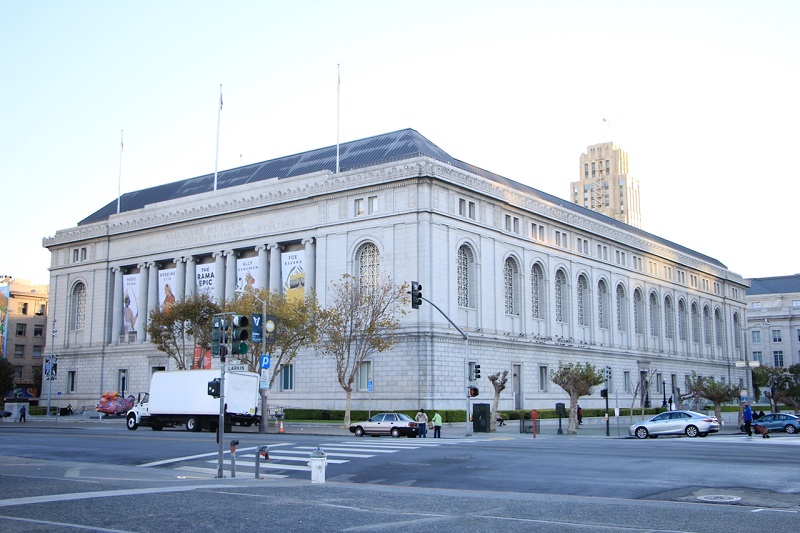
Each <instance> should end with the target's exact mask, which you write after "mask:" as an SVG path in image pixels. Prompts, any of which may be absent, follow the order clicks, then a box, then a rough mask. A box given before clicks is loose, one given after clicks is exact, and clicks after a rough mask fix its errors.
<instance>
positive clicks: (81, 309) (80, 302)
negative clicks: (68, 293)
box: [72, 282, 86, 329]
mask: <svg viewBox="0 0 800 533" xmlns="http://www.w3.org/2000/svg"><path fill="white" fill-rule="evenodd" d="M85 327H86V285H84V284H83V283H80V282H78V283H76V284H75V287H73V289H72V329H84V328H85Z"/></svg>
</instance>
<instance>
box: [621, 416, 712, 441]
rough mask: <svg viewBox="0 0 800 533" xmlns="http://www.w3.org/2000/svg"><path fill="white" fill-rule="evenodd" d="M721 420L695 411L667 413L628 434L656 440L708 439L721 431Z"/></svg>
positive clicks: (647, 421) (630, 430)
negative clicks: (668, 437)
mask: <svg viewBox="0 0 800 533" xmlns="http://www.w3.org/2000/svg"><path fill="white" fill-rule="evenodd" d="M719 428H720V425H719V420H717V417H716V416H713V415H704V414H703V413H697V412H695V411H667V412H666V413H661V414H659V415H656V416H654V417H653V418H650V419H649V420H645V421H644V422H637V423H636V424H633V425H632V426H631V427H630V429H628V434H629V435H631V436H635V437H638V438H640V439H646V438H648V437H650V438H651V439H655V438H656V437H659V436H661V435H686V436H687V437H707V436H708V434H709V433H716V432H718V431H719Z"/></svg>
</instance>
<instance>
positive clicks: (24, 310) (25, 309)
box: [19, 302, 28, 315]
mask: <svg viewBox="0 0 800 533" xmlns="http://www.w3.org/2000/svg"><path fill="white" fill-rule="evenodd" d="M19 314H21V315H27V314H28V302H25V303H21V304H19Z"/></svg>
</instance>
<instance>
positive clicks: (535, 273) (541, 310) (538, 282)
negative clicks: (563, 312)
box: [531, 263, 547, 318]
mask: <svg viewBox="0 0 800 533" xmlns="http://www.w3.org/2000/svg"><path fill="white" fill-rule="evenodd" d="M544 294H545V292H544V270H542V265H540V264H539V263H536V264H534V265H533V266H532V267H531V318H545V317H546V316H547V312H546V310H547V302H546V301H545V296H544Z"/></svg>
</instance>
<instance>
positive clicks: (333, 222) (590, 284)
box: [44, 130, 747, 410]
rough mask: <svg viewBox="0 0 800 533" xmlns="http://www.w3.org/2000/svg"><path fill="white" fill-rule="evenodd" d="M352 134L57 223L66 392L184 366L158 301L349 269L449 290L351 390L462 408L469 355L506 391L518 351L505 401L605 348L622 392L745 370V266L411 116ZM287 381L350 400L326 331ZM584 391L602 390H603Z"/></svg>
mask: <svg viewBox="0 0 800 533" xmlns="http://www.w3.org/2000/svg"><path fill="white" fill-rule="evenodd" d="M337 152H339V150H337V148H336V147H333V146H332V147H326V148H321V149H318V150H312V151H310V152H305V153H302V154H296V155H292V156H287V157H283V158H279V159H275V160H271V161H266V162H263V163H258V164H254V165H249V166H246V167H241V168H236V169H231V170H228V171H224V172H221V173H220V174H219V178H218V181H217V183H218V185H217V187H216V189H215V188H214V185H213V184H214V181H213V175H207V176H200V177H197V178H192V179H188V180H183V181H179V182H175V183H170V184H167V185H163V186H159V187H154V188H151V189H146V190H142V191H135V192H133V193H128V194H126V195H123V196H122V197H121V199H120V209H119V212H117V201H116V200H114V201H113V202H110V203H109V204H108V205H106V206H105V207H103V208H101V209H100V210H98V211H97V212H96V213H94V214H92V215H90V216H89V217H87V218H86V219H84V220H83V221H81V222H80V223H79V224H78V226H76V227H74V228H68V229H64V230H61V231H58V232H57V233H56V235H55V236H54V237H51V238H47V239H45V240H44V245H45V246H46V247H47V248H48V249H49V250H50V251H51V252H52V263H51V280H50V306H49V313H50V314H51V315H52V318H55V319H57V320H58V324H59V334H58V336H57V337H56V338H55V341H56V346H55V350H56V352H57V353H58V354H59V373H58V381H57V386H58V390H59V391H61V392H62V397H63V398H64V399H68V400H70V401H71V403H72V405H74V406H84V405H90V404H92V403H93V402H96V401H97V399H98V398H99V397H100V394H102V392H104V391H107V390H120V389H125V391H126V393H127V392H131V393H135V392H138V391H145V390H147V387H148V384H149V379H150V376H151V374H152V372H154V371H156V370H159V369H165V368H169V362H168V360H167V358H166V357H165V356H164V355H163V354H162V353H161V352H159V351H157V350H156V349H154V348H153V346H152V345H151V344H150V343H149V342H148V339H147V337H146V335H145V334H144V331H145V327H144V326H145V323H146V320H147V313H148V312H149V311H151V310H152V309H154V308H156V306H159V305H168V303H169V302H170V301H172V300H174V299H180V298H183V297H184V296H186V295H188V294H192V293H196V292H198V291H206V292H208V294H211V295H212V296H213V297H215V298H216V299H217V300H219V301H222V300H226V299H231V298H233V297H234V295H235V291H236V290H237V288H241V287H242V286H244V285H248V284H249V285H251V286H254V287H270V288H271V289H272V290H280V291H292V290H298V289H300V290H302V288H314V289H315V291H316V292H317V295H318V297H319V299H320V303H321V304H322V305H325V304H326V291H327V289H328V287H329V286H330V283H331V282H333V281H335V280H337V279H339V277H340V276H341V275H342V274H344V273H349V274H352V275H355V276H358V277H360V278H361V279H362V280H365V281H369V280H370V279H377V278H378V277H384V276H390V277H391V279H392V280H394V281H395V282H398V283H399V282H403V281H411V280H414V281H418V282H419V283H421V284H422V285H423V293H424V296H425V298H427V299H429V300H431V301H432V302H434V303H435V304H436V306H437V307H438V308H439V310H437V309H435V308H434V307H433V306H431V305H429V304H428V303H423V305H422V306H421V307H420V309H418V310H413V311H411V312H410V313H409V314H407V315H406V316H404V317H402V328H403V331H402V342H400V343H399V344H398V345H396V346H395V348H394V349H392V350H391V351H390V352H386V353H383V354H378V355H376V356H374V357H373V358H372V359H371V360H370V361H369V362H368V363H367V364H365V365H364V366H363V367H362V369H361V373H360V375H359V380H358V383H357V390H356V391H355V392H354V393H353V402H354V403H353V407H354V408H356V409H358V408H365V409H366V408H367V405H368V403H367V402H368V401H369V402H370V404H369V405H370V407H371V409H373V410H376V409H416V408H418V407H420V406H422V407H426V408H437V409H462V408H463V407H464V401H465V398H466V377H465V372H466V368H467V365H468V363H470V362H477V363H479V364H480V365H481V368H482V379H481V381H480V382H478V383H477V385H478V387H479V389H480V395H479V396H478V398H477V399H476V400H477V401H479V402H480V401H483V402H488V401H490V400H491V398H492V394H493V391H492V387H491V384H490V382H489V381H488V380H487V379H486V378H487V377H488V376H489V375H491V374H493V373H495V372H499V371H503V370H508V371H509V376H510V380H509V386H507V388H506V390H505V391H504V392H503V393H502V395H501V404H500V408H501V409H511V408H520V409H532V408H552V407H553V405H554V404H555V403H556V402H563V401H564V400H565V398H566V396H565V394H564V392H563V391H562V390H561V389H560V388H559V387H557V386H555V385H554V384H553V383H552V382H550V381H549V373H550V371H552V370H554V369H555V368H557V367H558V364H559V362H587V361H588V362H591V363H592V364H594V365H597V366H599V367H604V366H606V365H607V366H609V367H610V368H611V381H610V390H611V394H610V397H611V398H612V405H614V402H615V401H616V402H618V404H619V405H620V406H628V405H630V401H631V397H632V394H633V391H634V390H635V389H636V385H637V384H639V383H641V384H643V385H646V391H647V396H648V399H650V400H651V401H652V403H653V404H655V403H656V401H658V404H659V405H660V403H661V399H662V397H663V396H667V397H668V396H670V395H671V394H672V391H673V389H674V387H676V386H677V387H680V388H682V389H684V388H685V387H684V382H685V380H686V378H687V377H688V376H689V375H690V374H691V372H692V371H697V372H698V373H700V374H702V375H707V376H711V377H714V379H717V380H722V381H725V382H735V383H740V382H741V381H742V379H743V377H744V372H743V370H742V369H741V368H739V367H736V365H735V364H734V363H735V361H737V360H740V359H743V356H744V352H743V338H744V336H743V324H744V323H745V320H744V316H745V315H744V313H745V290H746V289H747V284H746V282H745V280H743V279H742V278H741V277H740V276H739V275H737V274H735V273H733V272H730V271H729V270H728V269H727V268H726V267H725V265H724V264H722V263H721V262H719V261H717V260H716V259H713V258H710V257H707V256H705V255H703V254H701V253H698V252H695V251H693V250H690V249H688V248H685V247H683V246H680V245H678V244H675V243H672V242H669V241H667V240H665V239H662V238H660V237H658V236H656V235H653V234H650V233H647V232H644V231H642V230H640V229H638V228H634V227H632V226H628V225H626V224H624V223H622V222H619V221H616V220H614V219H613V218H609V217H606V216H604V215H601V214H599V213H596V212H593V211H591V210H589V209H585V208H583V207H581V206H579V205H575V204H573V203H571V202H570V201H568V200H562V199H560V198H557V197H554V196H551V195H548V194H546V193H543V192H541V191H538V190H536V189H533V188H531V187H528V186H526V185H523V184H521V183H518V182H515V181H512V180H509V179H507V178H504V177H502V176H499V175H496V174H493V173H491V172H488V171H485V170H483V169H480V168H477V167H474V166H472V165H469V164H468V163H465V162H462V161H459V160H457V159H455V158H453V157H451V156H450V155H448V154H447V153H446V152H444V151H443V150H441V149H440V148H439V147H438V146H436V145H434V144H433V143H431V142H430V141H429V140H428V139H426V138H425V137H423V136H422V135H420V134H419V133H417V132H416V131H414V130H401V131H397V132H393V133H388V134H384V135H379V136H376V137H371V138H367V139H362V140H359V141H353V142H349V143H345V144H343V145H341V147H340V154H341V155H340V158H341V159H340V168H341V171H340V172H339V173H336V172H335V169H336V167H337V166H336V157H337V155H336V154H337ZM440 311H441V312H440ZM442 313H443V314H445V315H446V316H447V317H448V318H449V319H450V320H452V322H453V323H455V324H458V326H459V328H460V329H461V330H462V331H463V332H464V334H465V335H466V336H467V339H465V338H464V337H463V336H462V334H461V333H460V332H459V331H458V330H457V329H456V328H454V327H452V325H451V324H450V322H449V321H448V319H447V318H445V317H444V316H443V315H442ZM62 332H63V333H62ZM211 364H212V366H217V365H218V362H217V361H213V362H212V363H211ZM277 383H278V386H277V387H274V388H273V390H271V391H270V402H271V403H273V404H279V405H285V406H293V407H315V408H342V407H343V406H344V393H343V391H342V390H341V388H340V387H339V385H338V383H337V381H336V378H335V369H334V366H333V363H332V361H330V360H327V359H324V358H321V357H318V356H317V355H315V353H314V350H313V347H309V348H308V350H306V351H305V352H304V353H302V354H301V355H300V356H298V358H297V359H296V360H295V361H294V363H293V364H292V365H291V366H290V367H287V368H285V369H284V371H283V372H282V373H281V376H280V378H279V379H278V380H277ZM369 383H371V384H372V385H373V387H372V391H371V392H370V391H369V390H368V384H369ZM598 389H599V387H598ZM581 403H582V405H585V406H590V407H591V406H598V407H599V406H600V405H601V399H600V395H599V390H598V391H596V392H595V393H594V394H593V395H592V397H590V398H586V399H582V400H581Z"/></svg>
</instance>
